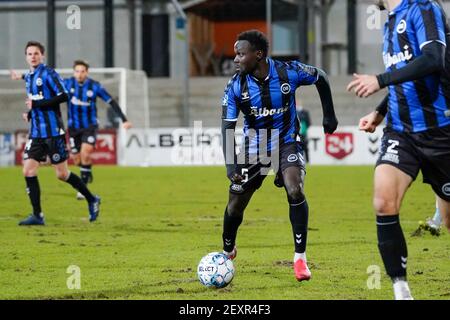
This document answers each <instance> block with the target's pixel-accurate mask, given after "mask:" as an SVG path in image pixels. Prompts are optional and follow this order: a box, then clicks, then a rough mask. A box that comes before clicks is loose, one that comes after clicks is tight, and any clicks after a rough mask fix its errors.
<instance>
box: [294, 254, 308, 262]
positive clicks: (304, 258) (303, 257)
mask: <svg viewBox="0 0 450 320" xmlns="http://www.w3.org/2000/svg"><path fill="white" fill-rule="evenodd" d="M298 259H302V260H303V261H305V262H306V252H303V253H297V252H296V253H295V254H294V263H296V262H297V260H298Z"/></svg>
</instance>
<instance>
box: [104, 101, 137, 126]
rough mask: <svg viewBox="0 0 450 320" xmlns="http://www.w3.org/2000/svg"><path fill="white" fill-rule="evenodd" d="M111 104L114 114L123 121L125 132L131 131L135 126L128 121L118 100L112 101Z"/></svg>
mask: <svg viewBox="0 0 450 320" xmlns="http://www.w3.org/2000/svg"><path fill="white" fill-rule="evenodd" d="M109 104H110V105H111V107H112V108H113V110H114V112H116V114H118V115H119V117H120V119H121V120H122V127H123V128H124V129H125V130H128V129H130V128H131V127H132V126H133V124H132V123H131V122H130V121H128V119H127V117H126V116H125V114H124V113H123V112H122V109H121V108H120V106H119V104H118V103H117V102H116V100H114V99H111V101H110V102H109Z"/></svg>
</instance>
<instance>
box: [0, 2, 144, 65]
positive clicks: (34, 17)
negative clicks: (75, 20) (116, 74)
mask: <svg viewBox="0 0 450 320" xmlns="http://www.w3.org/2000/svg"><path fill="white" fill-rule="evenodd" d="M70 5H78V6H79V7H80V9H81V29H79V30H77V29H74V30H70V29H68V28H67V25H66V21H67V19H68V17H69V15H68V14H67V12H66V10H67V7H68V6H70ZM114 5H115V12H114V49H115V50H114V62H115V66H116V67H124V68H129V67H130V45H129V28H130V26H129V16H128V11H127V9H126V7H125V0H115V1H114ZM102 6H103V1H101V0H100V1H99V0H93V1H61V0H58V1H56V8H57V10H56V63H57V65H56V66H57V67H59V68H66V67H71V66H72V63H73V60H75V59H80V58H81V59H85V60H87V61H89V63H90V64H91V66H93V67H103V66H104V64H103V60H104V50H103V47H104V44H103V39H104V27H103V21H104V19H103V9H102ZM140 13H141V8H140V7H138V8H137V9H136V30H137V35H136V59H137V66H138V68H140V66H141V64H142V63H141V61H142V59H141V55H140V52H141V42H140V41H141V19H140V16H141V15H140ZM0 30H1V32H0V43H1V44H2V48H3V49H2V50H0V69H9V68H25V67H26V65H25V61H24V46H25V44H26V42H27V41H29V40H37V41H40V42H42V43H43V44H44V45H46V44H47V31H46V30H47V20H46V7H45V1H40V2H36V1H21V2H12V1H2V2H0Z"/></svg>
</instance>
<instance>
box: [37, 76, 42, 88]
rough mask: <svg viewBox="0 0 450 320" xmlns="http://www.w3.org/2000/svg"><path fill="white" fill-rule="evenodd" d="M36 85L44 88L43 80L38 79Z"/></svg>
mask: <svg viewBox="0 0 450 320" xmlns="http://www.w3.org/2000/svg"><path fill="white" fill-rule="evenodd" d="M36 85H37V86H42V78H37V79H36Z"/></svg>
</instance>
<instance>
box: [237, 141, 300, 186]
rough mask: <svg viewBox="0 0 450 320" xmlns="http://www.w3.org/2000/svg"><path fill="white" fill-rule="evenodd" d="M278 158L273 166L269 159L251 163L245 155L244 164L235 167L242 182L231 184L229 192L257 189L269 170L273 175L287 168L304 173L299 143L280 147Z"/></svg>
mask: <svg viewBox="0 0 450 320" xmlns="http://www.w3.org/2000/svg"><path fill="white" fill-rule="evenodd" d="M278 156H279V157H278V159H277V160H278V163H277V164H275V163H274V162H273V161H270V157H268V158H266V159H263V160H261V161H251V160H252V159H250V158H249V156H248V155H246V157H245V159H246V161H245V164H238V165H237V172H238V173H239V174H241V175H242V176H243V177H244V182H243V183H241V184H235V183H231V185H230V192H231V193H235V194H243V193H245V192H247V191H249V190H256V189H259V188H260V187H261V185H262V183H263V181H264V179H265V178H266V176H267V175H268V173H269V171H270V170H271V169H273V170H274V171H275V173H277V172H278V171H281V172H282V171H284V170H285V169H286V168H289V167H299V168H301V169H302V170H304V171H306V169H305V160H304V158H303V150H302V148H301V145H300V143H298V142H296V143H290V144H286V145H282V146H281V147H280V150H279V153H278Z"/></svg>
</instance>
